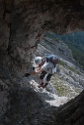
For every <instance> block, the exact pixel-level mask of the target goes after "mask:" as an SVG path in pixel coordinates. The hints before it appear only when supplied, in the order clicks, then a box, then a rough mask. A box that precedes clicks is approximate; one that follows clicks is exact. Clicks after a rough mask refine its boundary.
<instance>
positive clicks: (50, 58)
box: [45, 55, 58, 66]
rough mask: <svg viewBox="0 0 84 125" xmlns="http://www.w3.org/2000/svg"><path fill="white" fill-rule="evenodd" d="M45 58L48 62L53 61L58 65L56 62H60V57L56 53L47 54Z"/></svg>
mask: <svg viewBox="0 0 84 125" xmlns="http://www.w3.org/2000/svg"><path fill="white" fill-rule="evenodd" d="M45 59H46V61H47V62H51V63H53V64H54V66H56V64H57V63H58V58H57V57H56V56H55V55H46V56H45Z"/></svg>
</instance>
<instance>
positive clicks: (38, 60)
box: [35, 56, 42, 65]
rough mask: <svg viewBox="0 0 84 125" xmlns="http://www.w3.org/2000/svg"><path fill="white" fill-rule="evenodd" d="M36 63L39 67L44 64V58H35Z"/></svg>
mask: <svg viewBox="0 0 84 125" xmlns="http://www.w3.org/2000/svg"><path fill="white" fill-rule="evenodd" d="M35 63H36V64H37V65H39V64H41V63H42V57H40V56H38V57H36V58H35Z"/></svg>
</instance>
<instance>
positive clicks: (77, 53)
mask: <svg viewBox="0 0 84 125" xmlns="http://www.w3.org/2000/svg"><path fill="white" fill-rule="evenodd" d="M46 36H48V37H50V38H53V39H59V40H62V41H63V42H64V43H65V44H67V45H68V47H69V48H70V49H71V50H72V53H73V56H74V58H75V60H76V63H77V65H79V64H80V65H81V68H83V69H84V32H83V31H80V32H73V33H69V34H65V35H59V34H54V33H49V32H48V33H46Z"/></svg>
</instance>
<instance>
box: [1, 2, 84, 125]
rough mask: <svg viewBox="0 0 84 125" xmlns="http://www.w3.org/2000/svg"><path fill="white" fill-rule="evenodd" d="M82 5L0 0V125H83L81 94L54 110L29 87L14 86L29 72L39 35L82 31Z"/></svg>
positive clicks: (82, 94)
mask: <svg viewBox="0 0 84 125" xmlns="http://www.w3.org/2000/svg"><path fill="white" fill-rule="evenodd" d="M83 5H84V2H83V0H81V1H79V0H73V1H67V0H66V1H64V0H60V1H59V0H58V1H57V0H53V1H51V0H45V1H40V0H36V1H31V0H26V1H24V0H3V1H2V0H0V123H1V124H2V125H6V124H7V125H10V124H12V125H18V124H20V125H22V124H24V125H28V124H29V125H30V124H31V125H33V124H34V125H49V124H51V125H54V124H57V125H63V124H66V125H68V124H69V125H72V124H74V125H80V124H81V125H83V124H84V120H83V117H84V111H83V107H84V100H83V98H84V91H83V92H82V93H81V94H80V95H79V96H78V97H77V98H76V99H74V100H71V101H70V102H68V104H66V105H64V106H62V107H60V108H59V110H58V109H57V108H56V107H52V106H49V107H48V104H47V103H44V100H43V99H42V98H41V99H40V97H39V95H38V93H36V92H34V91H33V89H31V88H30V87H29V88H27V89H26V87H24V86H21V85H20V84H18V83H20V81H21V80H22V74H23V73H24V72H26V71H27V70H29V66H30V58H31V54H32V53H34V51H35V49H36V46H37V43H38V42H39V41H40V38H41V35H42V33H44V32H45V31H47V30H50V31H54V32H57V33H67V32H71V31H73V30H84V19H83V15H84V8H83ZM3 98H4V99H3ZM36 100H37V101H36ZM33 102H35V103H36V104H35V103H33ZM46 105H47V106H46ZM38 114H39V115H38Z"/></svg>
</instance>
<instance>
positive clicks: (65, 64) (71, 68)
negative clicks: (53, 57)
mask: <svg viewBox="0 0 84 125" xmlns="http://www.w3.org/2000/svg"><path fill="white" fill-rule="evenodd" d="M59 64H60V65H62V66H63V67H66V68H67V69H69V70H71V71H72V72H74V73H77V74H78V75H80V71H79V70H78V69H76V68H75V67H74V66H69V65H68V64H67V63H66V62H64V61H63V60H59Z"/></svg>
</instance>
